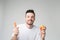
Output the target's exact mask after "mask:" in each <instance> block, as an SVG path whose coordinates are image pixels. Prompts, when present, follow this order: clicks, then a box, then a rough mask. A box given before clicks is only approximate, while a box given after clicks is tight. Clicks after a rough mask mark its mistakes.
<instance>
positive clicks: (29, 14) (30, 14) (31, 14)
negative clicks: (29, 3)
mask: <svg viewBox="0 0 60 40" xmlns="http://www.w3.org/2000/svg"><path fill="white" fill-rule="evenodd" d="M26 16H34V14H33V13H27V14H26Z"/></svg>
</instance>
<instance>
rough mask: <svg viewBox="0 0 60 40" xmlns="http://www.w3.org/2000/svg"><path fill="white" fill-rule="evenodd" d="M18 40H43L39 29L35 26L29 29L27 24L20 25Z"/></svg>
mask: <svg viewBox="0 0 60 40" xmlns="http://www.w3.org/2000/svg"><path fill="white" fill-rule="evenodd" d="M17 27H19V34H18V40H41V39H40V31H39V28H38V27H36V26H35V25H34V26H33V28H32V29H28V28H27V27H26V24H19V25H17Z"/></svg>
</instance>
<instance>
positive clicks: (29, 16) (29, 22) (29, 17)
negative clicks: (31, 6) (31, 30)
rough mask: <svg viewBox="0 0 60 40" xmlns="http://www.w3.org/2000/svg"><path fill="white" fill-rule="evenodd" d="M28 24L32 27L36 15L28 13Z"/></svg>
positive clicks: (26, 18)
mask: <svg viewBox="0 0 60 40" xmlns="http://www.w3.org/2000/svg"><path fill="white" fill-rule="evenodd" d="M25 20H26V23H27V24H28V25H32V24H33V23H34V20H35V15H34V14H33V13H27V14H26V17H25Z"/></svg>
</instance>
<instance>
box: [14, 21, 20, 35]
mask: <svg viewBox="0 0 60 40" xmlns="http://www.w3.org/2000/svg"><path fill="white" fill-rule="evenodd" d="M18 29H19V27H17V25H16V22H14V29H13V33H14V35H15V36H17V35H18V33H19V30H18Z"/></svg>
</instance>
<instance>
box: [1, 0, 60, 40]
mask: <svg viewBox="0 0 60 40" xmlns="http://www.w3.org/2000/svg"><path fill="white" fill-rule="evenodd" d="M28 9H33V10H34V11H35V13H36V20H35V23H34V24H35V25H36V26H37V27H39V26H40V25H41V24H43V25H45V26H46V27H47V30H46V38H45V39H46V40H60V0H0V40H11V34H12V30H13V22H14V21H16V23H17V24H23V23H25V12H26V10H28Z"/></svg>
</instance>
